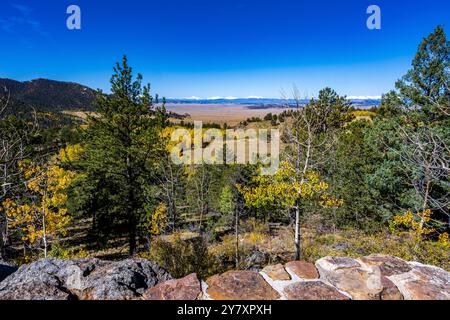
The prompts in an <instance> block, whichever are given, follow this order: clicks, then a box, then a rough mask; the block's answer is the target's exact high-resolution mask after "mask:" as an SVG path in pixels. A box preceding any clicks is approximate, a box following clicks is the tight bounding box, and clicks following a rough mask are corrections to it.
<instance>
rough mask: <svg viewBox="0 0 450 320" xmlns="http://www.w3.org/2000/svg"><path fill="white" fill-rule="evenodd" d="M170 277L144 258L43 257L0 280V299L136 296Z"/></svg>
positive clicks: (96, 298) (125, 297)
mask: <svg viewBox="0 0 450 320" xmlns="http://www.w3.org/2000/svg"><path fill="white" fill-rule="evenodd" d="M170 279H171V276H170V275H169V274H168V273H167V272H166V271H165V270H164V269H162V268H161V267H159V266H158V265H157V264H155V263H154V262H151V261H147V260H143V259H128V260H123V261H118V262H110V261H102V260H98V259H83V260H59V259H44V260H39V261H37V262H34V263H32V264H29V265H23V266H22V267H20V268H19V269H18V270H17V272H15V273H13V274H12V275H10V276H9V277H8V278H6V279H5V280H4V281H2V282H1V283H0V300H10V299H13V300H67V299H80V300H119V299H120V300H122V299H137V298H139V297H141V296H142V294H143V293H144V291H145V290H146V289H147V288H149V287H153V286H155V285H156V284H158V283H161V282H164V281H167V280H170Z"/></svg>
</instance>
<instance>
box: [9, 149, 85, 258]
mask: <svg viewBox="0 0 450 320" xmlns="http://www.w3.org/2000/svg"><path fill="white" fill-rule="evenodd" d="M81 151H82V149H81V147H80V146H78V145H76V146H69V147H67V148H65V149H62V150H61V151H60V152H59V153H58V154H57V155H54V156H53V157H52V158H51V159H50V160H49V161H48V162H47V163H44V164H42V165H40V164H37V163H35V162H33V161H21V162H20V163H19V168H20V170H21V172H22V173H23V177H24V179H25V185H26V187H27V189H28V191H29V195H28V196H27V199H25V200H23V199H21V200H20V201H17V202H15V201H13V200H11V199H6V200H5V201H4V202H3V208H5V211H6V215H7V217H8V220H9V221H8V225H9V227H10V228H11V229H16V230H19V231H21V233H22V240H23V241H24V243H25V244H26V245H28V246H29V247H30V248H34V247H41V246H42V247H43V251H44V257H45V258H47V253H48V248H49V240H50V239H52V238H54V237H55V236H57V235H65V234H66V231H67V230H66V228H67V225H68V224H69V223H70V216H69V215H68V213H67V208H66V207H65V206H66V204H67V193H66V190H67V188H68V186H69V185H70V183H71V182H72V181H73V179H74V178H75V173H74V172H72V171H69V170H65V169H64V168H62V167H61V163H63V162H68V161H73V160H75V159H76V157H77V156H78V154H79V153H80V152H81Z"/></svg>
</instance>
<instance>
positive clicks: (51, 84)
mask: <svg viewBox="0 0 450 320" xmlns="http://www.w3.org/2000/svg"><path fill="white" fill-rule="evenodd" d="M3 88H7V89H8V90H9V91H10V93H11V98H12V99H11V101H12V103H11V104H12V105H13V106H16V107H17V108H19V106H21V107H23V106H32V107H34V108H36V109H37V110H40V111H64V110H77V111H94V110H95V103H94V102H95V97H96V91H95V90H93V89H91V88H89V87H87V86H84V85H81V84H79V83H75V82H63V81H56V80H49V79H42V78H40V79H34V80H30V81H23V82H21V81H16V80H12V79H7V78H0V89H3ZM348 100H349V101H351V102H352V103H353V105H354V106H355V107H358V108H371V107H375V106H378V105H379V104H380V99H377V97H365V96H353V97H348ZM166 101H167V102H169V103H195V104H243V105H248V107H249V108H250V109H266V108H274V107H276V108H283V107H286V106H288V105H294V104H295V103H294V101H293V100H286V99H276V98H263V97H257V96H251V97H246V98H236V97H211V98H198V97H191V98H184V99H176V98H169V99H166ZM306 103H308V100H302V101H301V104H306Z"/></svg>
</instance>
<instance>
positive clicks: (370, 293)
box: [0, 255, 450, 300]
mask: <svg viewBox="0 0 450 320" xmlns="http://www.w3.org/2000/svg"><path fill="white" fill-rule="evenodd" d="M2 267H3V266H1V265H0V272H1V270H8V271H6V273H11V272H12V271H14V270H11V269H2ZM9 268H11V267H9ZM259 270H261V269H259ZM1 299H19V300H23V299H26V300H27V299H34V300H36V299H38V300H43V299H93V300H111V299H117V300H118V299H143V300H196V299H213V300H274V299H281V300H349V299H360V300H402V299H406V300H440V299H443V300H450V273H449V272H447V271H445V270H443V269H441V268H438V267H435V266H430V265H423V264H420V263H417V262H407V261H404V260H402V259H400V258H397V257H393V256H388V255H370V256H366V257H361V258H359V259H353V258H347V257H330V256H329V257H324V258H322V259H319V260H317V261H316V263H315V264H312V263H309V262H305V261H293V262H288V263H286V264H284V265H283V264H275V265H270V266H266V267H264V269H262V270H261V271H255V270H241V271H239V270H238V271H228V272H225V273H222V274H219V275H214V276H212V277H210V278H208V279H206V281H201V280H199V279H198V277H197V275H196V274H190V275H188V276H186V277H184V278H181V279H172V278H171V276H170V275H169V274H168V273H167V272H166V271H165V270H164V269H162V268H160V267H159V266H158V265H157V264H155V263H154V262H151V261H147V260H143V259H128V260H123V261H117V262H110V261H102V260H98V259H84V260H67V261H64V260H58V259H46V260H40V261H37V262H34V263H32V264H29V265H24V266H22V267H20V268H19V269H18V270H17V271H16V272H14V273H12V274H11V275H9V276H7V277H6V278H5V279H4V280H3V281H1V282H0V300H1Z"/></svg>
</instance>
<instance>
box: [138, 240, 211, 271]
mask: <svg viewBox="0 0 450 320" xmlns="http://www.w3.org/2000/svg"><path fill="white" fill-rule="evenodd" d="M140 256H141V257H143V258H146V259H149V260H153V261H155V262H157V263H158V264H159V265H161V266H162V267H163V268H165V269H166V270H167V271H169V273H170V274H171V275H172V276H173V277H175V278H181V277H184V276H186V275H188V274H190V273H193V272H195V273H197V274H198V275H199V276H200V277H205V276H208V275H210V274H211V270H212V269H213V260H212V259H211V256H210V255H209V253H208V246H207V243H206V241H205V239H203V238H202V237H194V238H190V239H186V240H184V239H182V238H181V235H180V234H179V233H178V234H175V235H174V237H173V239H172V240H164V239H162V238H157V239H155V240H154V241H153V243H152V244H151V246H150V252H146V253H141V254H140Z"/></svg>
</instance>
